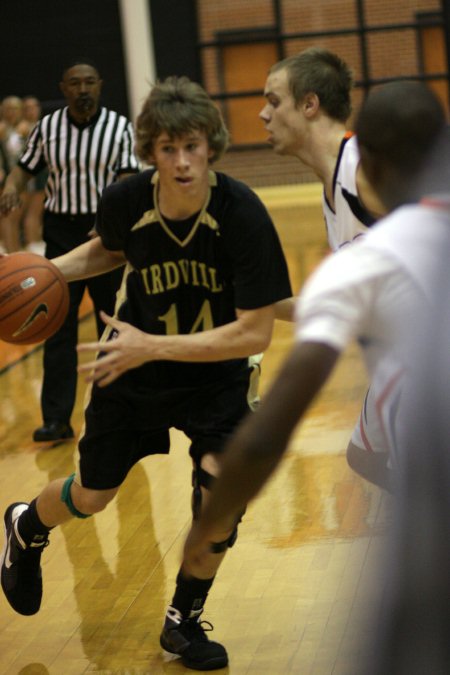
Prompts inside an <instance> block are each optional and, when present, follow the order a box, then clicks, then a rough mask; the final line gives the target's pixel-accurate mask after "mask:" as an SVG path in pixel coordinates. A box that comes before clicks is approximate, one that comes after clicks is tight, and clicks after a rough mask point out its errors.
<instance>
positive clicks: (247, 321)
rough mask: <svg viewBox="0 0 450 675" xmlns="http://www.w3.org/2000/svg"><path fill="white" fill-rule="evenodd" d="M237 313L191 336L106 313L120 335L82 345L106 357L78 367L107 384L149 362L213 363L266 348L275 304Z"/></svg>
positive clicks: (85, 348)
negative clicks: (144, 327) (148, 329)
mask: <svg viewBox="0 0 450 675" xmlns="http://www.w3.org/2000/svg"><path fill="white" fill-rule="evenodd" d="M236 314H237V318H236V320H235V321H232V322H231V323H228V324H226V325H224V326H219V327H218V328H212V329H210V330H205V331H202V332H198V333H192V334H189V335H185V334H183V335H151V334H149V333H145V332H143V331H141V330H139V329H138V328H135V327H134V326H131V325H130V324H127V323H124V322H123V321H118V320H117V319H111V317H107V316H106V315H104V320H105V322H106V323H108V324H109V325H110V326H112V327H113V328H114V329H115V330H116V331H117V334H118V335H117V338H116V339H115V340H112V341H110V342H108V343H105V344H102V345H100V344H99V343H98V342H91V343H86V344H83V345H79V346H78V350H79V351H80V352H81V351H93V352H97V351H98V350H99V349H100V348H101V350H102V351H103V352H106V356H104V357H103V358H101V359H99V360H97V361H91V362H90V363H86V364H84V365H82V366H80V368H79V370H80V372H90V375H89V377H88V381H91V380H95V381H98V382H99V384H100V385H101V386H105V385H107V384H110V382H112V381H113V380H115V379H116V378H117V377H118V376H119V375H121V374H122V373H123V372H125V371H126V370H129V369H130V368H136V367H137V366H140V365H142V364H143V363H145V362H147V361H157V360H158V361H159V360H169V361H194V362H213V361H223V360H226V359H235V358H242V357H247V356H249V355H250V354H257V353H259V352H262V351H264V350H265V349H266V348H267V347H268V345H269V343H270V339H271V337H272V328H273V322H274V315H275V310H274V307H273V305H268V306H267V307H261V308H259V309H252V310H236Z"/></svg>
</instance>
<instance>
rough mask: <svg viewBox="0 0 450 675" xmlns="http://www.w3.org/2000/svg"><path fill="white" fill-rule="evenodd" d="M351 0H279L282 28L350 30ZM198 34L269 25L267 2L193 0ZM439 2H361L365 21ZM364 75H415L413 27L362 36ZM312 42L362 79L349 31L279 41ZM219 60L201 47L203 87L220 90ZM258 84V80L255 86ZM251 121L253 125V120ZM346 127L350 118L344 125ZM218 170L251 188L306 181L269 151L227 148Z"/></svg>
mask: <svg viewBox="0 0 450 675" xmlns="http://www.w3.org/2000/svg"><path fill="white" fill-rule="evenodd" d="M356 6H357V3H356V0H314V2H311V1H309V0H308V1H307V0H281V8H282V12H281V13H282V32H283V33H297V32H305V31H326V30H336V29H348V28H356V26H357V14H356ZM197 8H198V16H199V37H200V40H201V41H202V42H205V41H211V40H214V39H215V38H216V36H217V33H218V32H219V31H232V30H233V31H236V30H246V29H249V30H250V29H255V28H259V29H261V28H269V27H271V26H274V23H275V17H274V15H273V3H272V0H226V2H224V0H197ZM440 9H441V5H440V1H439V0H365V7H364V12H365V21H366V23H367V24H368V25H372V26H380V25H383V24H398V23H406V22H408V23H409V22H411V23H412V22H414V21H415V20H416V13H417V12H432V11H440ZM367 44H368V56H369V67H370V75H371V77H372V78H375V79H383V78H393V77H400V76H412V77H414V76H416V75H418V74H419V73H420V59H419V50H418V42H417V31H416V30H395V31H388V32H383V33H373V34H369V35H368V37H367ZM313 45H319V46H322V47H326V48H327V49H331V50H332V51H335V52H337V53H338V54H339V55H340V56H341V57H342V58H343V59H344V60H345V61H347V63H348V64H349V65H350V66H351V68H352V69H353V72H354V76H355V80H356V81H360V80H361V79H362V77H363V70H362V64H361V56H360V48H359V42H358V38H357V37H356V36H355V35H345V36H342V35H341V36H331V37H330V36H329V37H326V36H322V37H317V38H314V39H311V38H308V39H306V38H303V39H295V40H294V39H291V40H288V41H287V42H286V43H285V51H286V55H290V54H293V53H295V52H297V51H301V50H303V49H306V48H308V47H310V46H313ZM219 68H220V63H219V59H218V54H217V53H216V50H215V49H214V48H207V49H205V50H202V70H203V78H204V84H205V87H206V89H207V90H208V91H209V92H210V93H211V94H217V93H220V77H219ZM263 86H264V82H261V83H260V87H261V90H262V89H263ZM362 96H363V93H362V90H361V89H359V88H355V91H354V96H353V105H354V110H355V113H356V112H357V110H358V108H359V105H360V103H361V100H362ZM258 123H259V122H258V120H256V119H255V124H258ZM351 125H352V119H351V120H350V121H349V126H350V127H351ZM218 168H221V169H223V170H226V171H228V172H229V173H231V174H232V175H234V176H235V177H237V178H240V179H242V180H245V181H246V182H248V183H249V184H250V185H253V186H255V187H258V186H265V185H271V184H272V185H273V184H289V183H296V182H309V181H311V180H315V177H314V176H313V175H312V174H311V172H310V171H309V170H308V169H307V168H306V167H304V166H302V165H301V164H300V162H299V161H298V160H295V159H293V158H284V157H283V158H281V157H278V156H276V155H275V154H274V153H273V151H272V150H270V149H263V150H251V151H245V152H244V151H229V152H228V154H227V156H226V157H225V158H224V159H223V160H222V161H221V163H220V166H218Z"/></svg>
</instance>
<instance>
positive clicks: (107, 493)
mask: <svg viewBox="0 0 450 675" xmlns="http://www.w3.org/2000/svg"><path fill="white" fill-rule="evenodd" d="M74 477H75V476H74V475H72V476H70V477H69V478H68V479H67V480H66V481H65V483H64V485H63V488H62V491H61V501H63V502H64V503H65V505H66V506H67V508H68V510H69V511H70V513H71V514H72V515H73V516H75V517H76V518H88V517H89V516H92V515H94V514H95V513H99V512H100V511H103V509H104V508H105V507H106V506H107V505H108V504H109V502H110V501H111V499H113V497H114V496H115V494H116V492H117V490H116V489H114V490H90V489H88V488H84V487H82V486H81V485H78V483H74Z"/></svg>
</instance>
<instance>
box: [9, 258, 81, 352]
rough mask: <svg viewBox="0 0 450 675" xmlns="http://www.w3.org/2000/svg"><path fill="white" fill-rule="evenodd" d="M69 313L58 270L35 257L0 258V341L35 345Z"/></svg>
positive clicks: (45, 337)
mask: <svg viewBox="0 0 450 675" xmlns="http://www.w3.org/2000/svg"><path fill="white" fill-rule="evenodd" d="M68 310H69V288H68V286H67V282H66V280H65V279H64V277H63V275H62V274H61V272H60V271H59V269H58V268H57V267H56V266H55V265H54V264H53V263H52V262H51V261H50V260H47V258H44V257H43V256H41V255H37V254H35V253H25V252H24V253H11V254H10V255H7V256H3V257H0V339H1V340H4V341H5V342H12V343H14V344H17V345H25V344H36V343H38V342H42V341H43V340H46V339H47V338H49V337H50V336H51V335H53V334H54V333H56V331H57V330H58V328H59V327H60V326H61V324H62V323H63V321H64V319H65V318H66V316H67V312H68Z"/></svg>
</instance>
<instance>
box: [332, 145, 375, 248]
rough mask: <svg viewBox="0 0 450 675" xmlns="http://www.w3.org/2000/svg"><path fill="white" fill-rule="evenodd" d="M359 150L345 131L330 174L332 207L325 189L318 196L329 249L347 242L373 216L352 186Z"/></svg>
mask: <svg viewBox="0 0 450 675" xmlns="http://www.w3.org/2000/svg"><path fill="white" fill-rule="evenodd" d="M358 164H359V151H358V145H357V142H356V136H353V135H350V134H347V135H346V136H345V138H344V139H343V141H342V144H341V147H340V150H339V156H338V159H337V162H336V168H335V171H334V177H333V196H334V210H333V209H332V208H331V206H330V205H329V203H328V201H327V199H326V197H325V191H324V193H323V196H322V207H323V214H324V217H325V224H326V227H327V235H328V243H329V245H330V248H331V249H332V250H333V251H337V249H339V248H341V246H344V245H345V244H349V243H350V242H351V241H353V240H354V239H356V237H359V236H361V235H362V234H364V233H365V232H366V231H367V228H368V227H370V226H371V225H373V223H374V222H375V218H373V216H371V215H370V214H369V212H368V211H367V210H366V209H365V208H364V207H363V205H362V204H361V202H360V201H359V199H358V191H357V189H356V169H357V167H358Z"/></svg>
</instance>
